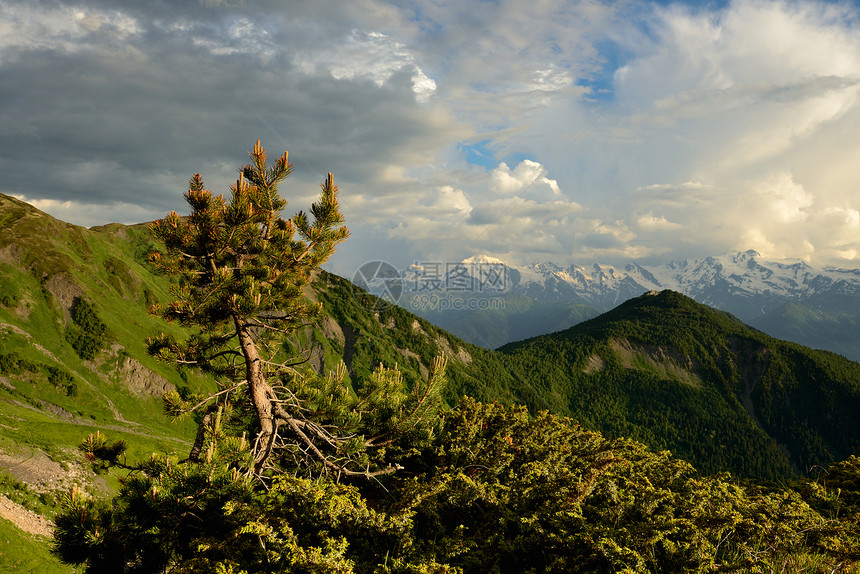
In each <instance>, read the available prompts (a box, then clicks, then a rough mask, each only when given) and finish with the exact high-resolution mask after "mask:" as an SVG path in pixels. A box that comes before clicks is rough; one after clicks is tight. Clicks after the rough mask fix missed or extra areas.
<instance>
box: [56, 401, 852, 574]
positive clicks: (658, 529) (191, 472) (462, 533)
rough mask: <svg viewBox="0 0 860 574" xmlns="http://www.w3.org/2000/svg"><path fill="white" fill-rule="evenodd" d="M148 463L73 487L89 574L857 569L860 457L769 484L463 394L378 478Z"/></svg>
mask: <svg viewBox="0 0 860 574" xmlns="http://www.w3.org/2000/svg"><path fill="white" fill-rule="evenodd" d="M213 444H216V446H214V447H213V448H211V449H210V450H209V451H208V454H207V456H206V457H205V458H204V460H203V461H201V463H199V464H184V465H177V464H175V462H174V463H172V462H171V461H169V460H167V459H164V458H161V457H154V458H153V459H152V460H151V461H150V462H149V463H148V465H147V466H146V468H145V472H141V473H136V474H134V475H132V476H130V477H129V478H128V479H127V480H126V481H125V484H124V486H123V488H122V491H121V492H120V494H119V496H118V497H117V498H116V499H115V500H114V501H113V502H112V504H111V505H106V504H104V503H98V502H96V501H93V500H91V499H88V498H86V497H84V496H82V495H81V494H80V493H73V494H72V496H71V497H70V498H69V500H68V501H67V509H66V511H65V512H64V514H63V515H62V516H61V517H59V518H58V520H57V525H58V534H57V537H56V539H57V546H56V547H57V552H58V553H59V555H60V556H61V557H62V558H63V559H64V560H66V561H67V562H70V563H76V564H84V565H86V571H87V572H117V573H123V572H128V573H131V572H134V573H145V572H152V573H155V572H163V571H168V570H169V571H171V572H177V573H179V572H232V573H234V574H238V573H240V572H247V573H248V574H250V573H261V572H273V573H274V572H316V573H352V572H356V573H358V572H381V573H382V572H388V573H391V572H414V573H417V572H424V573H430V572H440V573H441V572H464V573H476V574H477V573H481V574H483V573H487V572H499V573H508V572H509V573H520V572H595V573H600V572H607V573H609V572H654V573H657V572H661V573H665V572H678V573H681V572H729V571H741V572H762V573H763V572H786V573H788V572H858V571H860V570H858V566H857V565H858V560H860V526H858V521H857V519H858V517H860V490H858V488H860V459H857V458H850V459H848V460H847V461H845V462H843V463H840V464H837V465H834V466H832V467H831V468H830V469H829V470H828V471H827V472H825V473H823V474H822V475H821V477H819V479H818V480H816V481H805V482H799V483H797V484H796V485H794V486H792V487H781V488H769V487H765V486H762V485H757V484H754V483H746V482H742V481H738V480H737V479H735V478H733V477H731V476H730V475H728V474H718V475H712V476H702V475H699V474H698V473H697V472H696V471H695V470H694V469H693V467H692V466H691V465H690V464H688V463H686V462H684V461H682V460H679V459H675V458H673V457H671V456H670V455H669V454H668V453H666V452H660V453H654V452H651V451H649V450H648V449H647V448H646V447H644V446H643V445H641V444H639V443H636V442H633V441H630V440H627V439H615V440H609V439H607V438H605V437H603V436H602V435H601V434H599V433H595V432H589V431H586V430H584V429H582V428H581V427H580V426H579V425H576V424H575V423H572V422H571V421H570V420H567V419H563V418H559V417H556V416H553V415H549V414H546V413H541V414H539V415H538V416H535V417H532V416H530V415H529V414H528V412H527V411H526V410H525V409H524V408H522V407H505V406H502V405H498V404H482V403H476V402H474V401H473V400H471V399H466V400H464V401H462V402H461V403H460V404H459V405H458V406H457V408H455V409H453V410H452V411H450V412H448V413H447V414H446V415H445V420H444V426H443V432H442V433H441V434H440V435H439V436H438V437H437V439H436V440H435V441H434V442H433V444H432V445H429V446H427V447H425V448H424V449H422V450H421V451H420V452H416V453H414V454H413V455H412V456H410V457H407V458H404V459H402V466H403V469H402V472H400V473H397V474H394V475H391V476H385V477H382V478H381V479H380V481H379V482H376V481H374V482H359V483H355V484H338V483H337V482H335V481H332V480H330V479H326V478H319V479H317V480H313V479H306V478H297V477H294V476H291V475H289V474H286V475H283V476H281V477H279V478H277V479H276V480H275V481H274V482H273V483H272V484H271V485H269V487H268V488H262V487H261V486H260V483H258V482H255V481H253V480H252V479H250V478H249V476H248V475H246V474H243V473H241V472H239V471H238V469H239V468H242V467H243V466H247V465H249V464H251V462H252V457H251V454H250V451H249V449H248V445H247V442H245V441H243V440H242V439H236V438H231V437H229V436H227V435H222V436H220V438H219V440H217V441H216V442H214V443H213Z"/></svg>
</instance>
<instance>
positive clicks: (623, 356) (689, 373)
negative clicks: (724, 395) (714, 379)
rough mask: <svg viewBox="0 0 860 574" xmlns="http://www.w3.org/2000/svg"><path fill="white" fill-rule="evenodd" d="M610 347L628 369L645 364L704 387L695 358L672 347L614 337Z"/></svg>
mask: <svg viewBox="0 0 860 574" xmlns="http://www.w3.org/2000/svg"><path fill="white" fill-rule="evenodd" d="M610 347H612V350H613V351H615V354H616V355H618V358H619V359H620V360H621V365H622V366H623V367H624V368H626V369H632V368H635V367H636V366H637V365H644V366H645V367H650V368H653V369H655V370H656V371H657V372H658V373H660V375H662V376H664V377H666V378H670V379H674V380H677V381H680V382H682V383H684V384H687V385H690V386H691V387H695V388H697V389H700V388H702V386H703V384H702V379H701V378H699V375H697V374H696V372H695V369H696V365H695V364H694V362H693V360H692V359H691V358H690V357H689V356H687V355H685V354H684V353H682V352H680V351H679V350H678V349H674V348H671V347H661V346H657V345H641V344H636V343H633V342H631V341H628V340H627V339H613V340H612V341H611V342H610Z"/></svg>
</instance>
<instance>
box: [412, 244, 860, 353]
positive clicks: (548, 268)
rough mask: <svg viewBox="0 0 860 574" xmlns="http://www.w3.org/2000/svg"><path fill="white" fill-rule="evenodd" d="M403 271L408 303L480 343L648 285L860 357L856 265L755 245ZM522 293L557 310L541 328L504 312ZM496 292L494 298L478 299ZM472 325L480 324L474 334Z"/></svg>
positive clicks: (593, 311) (478, 260) (604, 307)
mask: <svg viewBox="0 0 860 574" xmlns="http://www.w3.org/2000/svg"><path fill="white" fill-rule="evenodd" d="M401 275H402V276H403V279H404V293H405V294H406V299H405V301H407V303H408V305H410V306H411V307H412V309H411V310H413V311H414V312H416V313H418V314H420V315H422V316H424V317H427V318H428V319H430V320H432V321H434V322H436V323H437V324H439V325H440V326H442V327H443V328H445V329H447V330H449V331H451V332H453V333H454V334H456V335H458V336H461V337H463V338H464V339H466V340H467V341H470V342H472V343H476V344H479V345H483V346H493V347H495V346H499V345H502V344H504V343H507V342H510V341H514V340H518V339H522V338H526V337H530V336H534V335H538V334H543V333H549V332H552V331H556V330H560V329H563V328H566V327H569V326H571V325H574V324H575V323H576V322H579V321H582V320H585V319H588V318H590V317H592V316H595V315H597V314H598V313H601V312H604V311H608V310H610V309H612V308H614V307H615V306H617V305H619V304H621V303H623V302H624V301H627V300H629V299H631V298H633V297H638V296H639V295H642V294H643V293H646V292H648V291H662V290H664V289H670V290H673V291H677V292H680V293H683V294H685V295H687V296H689V297H691V298H692V299H694V300H695V301H698V302H699V303H703V304H706V305H709V306H711V307H714V308H716V309H720V310H722V311H728V312H730V313H732V314H733V315H735V316H736V317H738V318H739V319H741V320H742V321H744V322H746V323H748V324H750V325H752V326H755V327H757V328H760V329H762V330H764V331H766V332H767V333H769V334H771V335H773V336H776V337H779V338H784V339H787V340H791V341H796V342H800V343H802V344H805V345H808V346H812V347H817V348H824V349H828V350H832V351H834V352H838V353H840V354H843V355H845V356H847V357H849V358H851V359H854V360H860V269H837V268H815V267H812V266H811V265H809V264H807V263H806V262H804V261H801V260H793V261H772V260H767V259H764V258H762V256H761V255H760V254H759V253H757V252H756V251H752V250H750V251H744V252H737V253H729V254H725V255H721V256H715V257H706V258H704V259H692V260H686V261H675V262H672V263H668V264H666V265H660V266H644V265H639V264H637V263H630V264H628V265H626V266H625V267H624V268H623V269H622V268H618V267H613V266H610V265H601V264H596V263H595V264H591V265H587V266H581V265H569V266H567V267H562V266H560V265H556V264H554V263H534V264H532V265H529V266H515V265H510V264H507V263H505V262H504V261H502V260H500V259H496V258H493V257H488V256H475V257H470V258H468V259H465V260H463V261H461V262H459V263H455V264H448V263H446V264H444V266H443V265H442V264H433V265H427V264H424V265H421V264H416V265H413V266H412V267H410V268H408V269H405V270H403V271H402V272H401ZM434 294H435V297H436V299H433V298H432V296H433V295H434ZM512 297H514V299H511V298H512ZM516 297H519V298H520V299H516ZM523 297H524V298H527V299H528V300H529V301H530V303H529V305H530V306H537V307H540V308H541V309H542V310H543V311H542V313H540V314H542V315H544V316H547V317H550V318H551V320H549V321H547V322H546V323H545V325H543V328H542V326H541V325H540V324H535V322H534V321H529V322H526V324H522V323H520V322H517V321H514V325H511V324H510V322H509V321H508V320H507V317H508V313H507V312H506V309H507V305H506V304H504V303H500V302H499V301H508V300H512V301H517V303H516V304H515V305H514V309H513V313H514V314H515V315H517V314H519V313H520V312H521V311H520V310H521V309H522V307H523V302H522V300H521V298H523ZM491 299H496V300H497V302H496V304H495V305H492V304H490V303H488V302H484V303H481V301H482V300H483V301H486V300H491ZM416 300H417V301H419V303H427V302H428V301H429V302H431V303H432V302H434V301H435V302H436V303H437V305H435V306H433V305H427V304H416V303H415V302H416ZM457 300H460V301H468V302H469V303H468V304H466V303H462V302H461V303H460V304H455V302H456V301H457ZM566 321H569V322H567V324H564V323H565V322H566ZM476 324H477V325H483V326H484V329H483V330H482V331H481V332H478V333H476V332H475V328H474V325H476Z"/></svg>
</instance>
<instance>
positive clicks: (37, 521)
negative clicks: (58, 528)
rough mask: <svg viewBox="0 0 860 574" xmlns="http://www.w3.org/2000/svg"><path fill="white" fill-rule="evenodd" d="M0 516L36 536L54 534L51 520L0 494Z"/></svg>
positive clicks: (48, 536) (49, 536) (51, 535)
mask: <svg viewBox="0 0 860 574" xmlns="http://www.w3.org/2000/svg"><path fill="white" fill-rule="evenodd" d="M0 516H2V517H3V518H5V519H6V520H8V521H9V522H11V523H12V524H14V525H15V526H17V527H18V528H20V529H21V530H23V531H24V532H28V533H30V534H35V535H36V536H45V537H47V538H51V537H53V536H54V523H53V521H51V520H49V519H47V518H45V517H44V516H41V515H39V514H36V513H35V512H33V511H32V510H27V509H26V508H24V507H23V506H21V505H20V504H18V503H16V502H12V501H11V500H9V499H8V498H6V497H5V496H3V495H0Z"/></svg>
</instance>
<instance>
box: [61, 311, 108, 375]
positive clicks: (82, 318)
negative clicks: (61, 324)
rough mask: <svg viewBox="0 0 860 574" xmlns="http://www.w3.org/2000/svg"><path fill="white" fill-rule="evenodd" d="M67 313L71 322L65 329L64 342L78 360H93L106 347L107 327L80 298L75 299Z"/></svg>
mask: <svg viewBox="0 0 860 574" xmlns="http://www.w3.org/2000/svg"><path fill="white" fill-rule="evenodd" d="M69 312H70V315H71V320H72V321H71V324H70V325H69V327H68V328H67V329H66V340H67V341H68V342H69V344H70V345H71V346H72V348H73V349H74V350H75V352H76V353H77V354H78V356H79V357H80V358H82V359H84V360H91V359H94V358H95V356H96V355H97V354H98V353H99V352H100V351H101V350H102V349H104V348H105V346H106V345H107V326H106V325H105V324H104V323H103V322H102V320H101V319H100V318H99V316H98V313H97V312H96V310H95V308H94V307H93V305H92V304H91V303H90V302H89V301H87V300H86V299H83V298H81V297H76V298H75V300H74V302H73V303H72V307H71V309H70V311H69Z"/></svg>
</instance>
